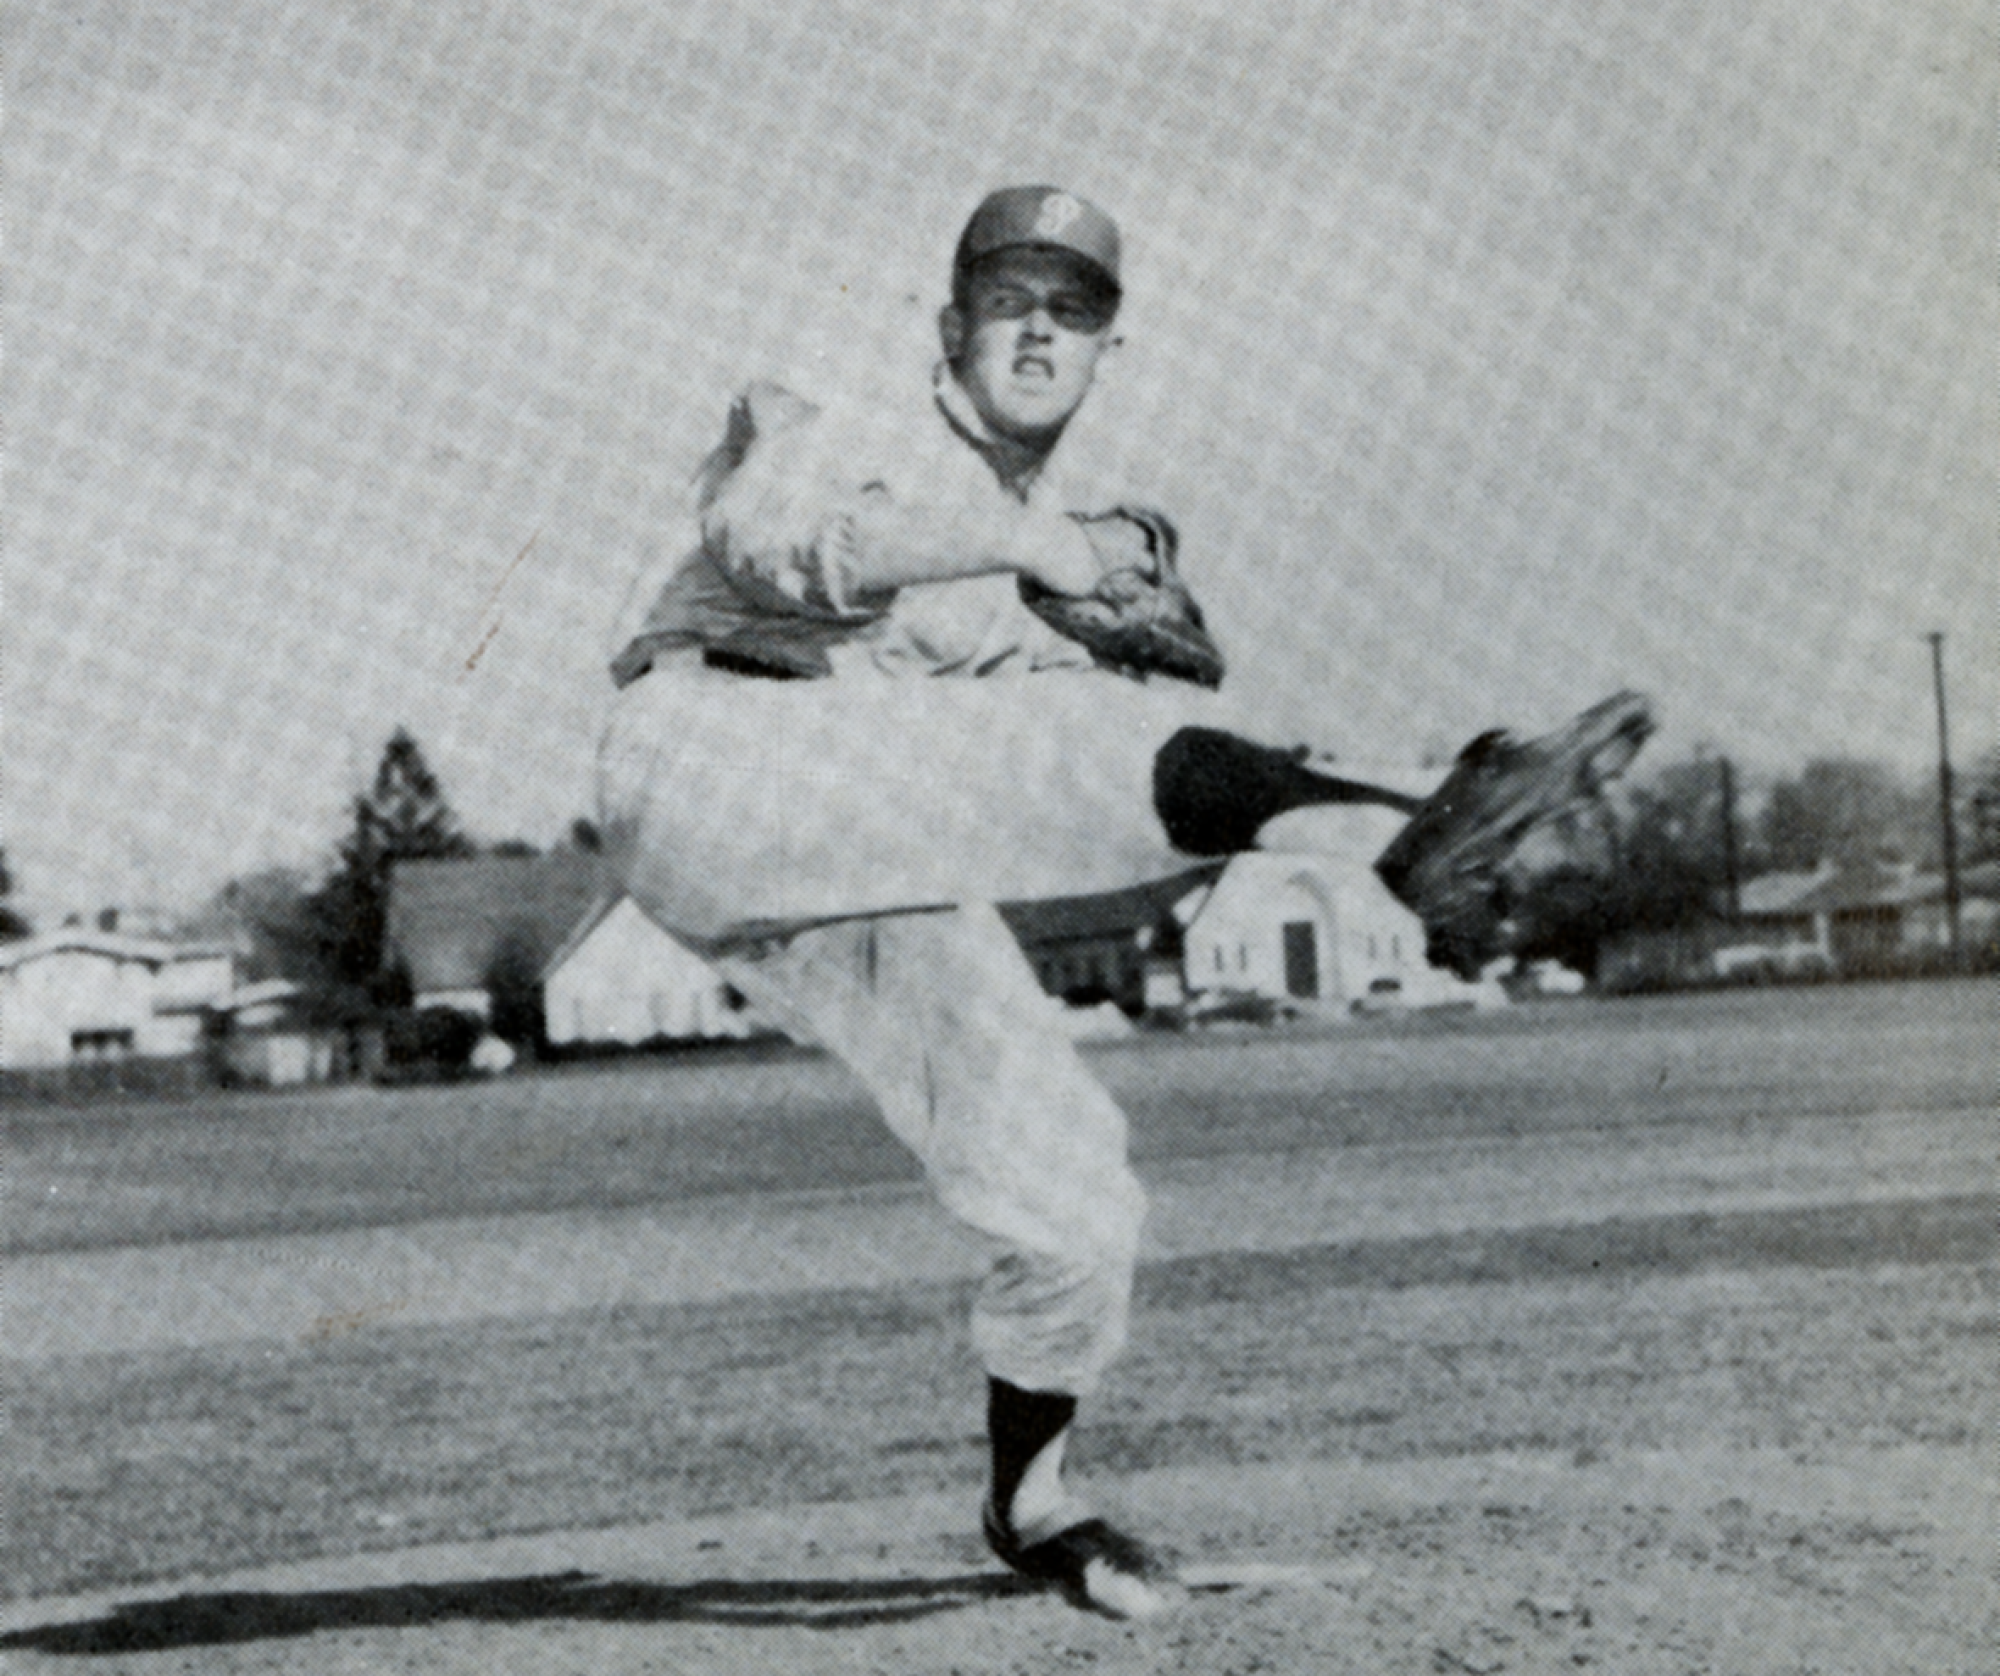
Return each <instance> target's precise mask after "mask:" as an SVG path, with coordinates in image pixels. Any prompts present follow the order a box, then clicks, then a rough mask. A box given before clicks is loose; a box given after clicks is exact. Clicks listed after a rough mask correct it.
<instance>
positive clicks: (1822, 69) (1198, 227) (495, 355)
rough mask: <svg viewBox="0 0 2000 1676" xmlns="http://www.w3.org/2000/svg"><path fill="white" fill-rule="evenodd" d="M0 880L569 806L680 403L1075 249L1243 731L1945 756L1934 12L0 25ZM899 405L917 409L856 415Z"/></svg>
mask: <svg viewBox="0 0 2000 1676" xmlns="http://www.w3.org/2000/svg"><path fill="white" fill-rule="evenodd" d="M4 29H5V39H4V45H5V52H6V93H7V111H6V118H7V121H6V150H7V171H6V173H7V180H6V205H5V209H6V222H7V244H8V250H7V261H8V269H9V276H8V287H7V296H6V310H7V318H6V359H5V372H4V376H5V422H6V435H7V454H6V477H5V495H6V500H5V520H6V528H5V618H4V645H0V653H4V666H0V667H4V677H5V694H4V697H5V707H4V721H5V733H4V764H0V767H4V782H0V792H3V793H4V798H5V807H4V831H0V837H4V841H5V843H6V845H7V849H8V853H9V856H10V858H11V860H12V862H13V864H14V868H15V872H16V874H17V877H18V878H19V881H20V884H21V886H22V887H23V889H24V891H25V893H26V897H27V901H28V904H29V906H30V907H31V908H37V909H40V910H42V911H44V912H52V911H56V910H59V909H62V908H69V907H78V908H86V909H87V908H94V907H96V906H98V905H100V904H102V903H106V902H124V903H127V904H132V903H134V902H138V901H142V900H144V899H145V898H147V897H153V898H160V899H165V900H167V901H170V902H171V901H187V900H190V899H192V898H194V897H195V896H198V895H199V894H200V893H201V892H202V891H204V890H205V889H207V888H209V887H211V886H213V885H214V884H216V883H218V882H220V880H222V879H223V878H224V877H226V876H227V875H229V874H231V873H233V872H242V871H246V870H249V869H251V868H254V867H256V866H259V865H261V864H264V863H268V862H274V861H278V862H303V863H311V862H315V861H317V860H319V859H321V858H323V857H324V856H325V855H326V854H327V852H328V851H329V849H330V846H331V845H332V843H333V842H334V840H335V839H336V838H337V836H338V835H339V833H340V830H341V828H342V822H343V810H344V806H345V804H346V801H347V799H348V798H349V796H350V795H351V794H352V793H353V792H354V791H355V790H356V789H358V788H359V787H360V785H361V784H362V783H363V782H364V781H365V779H366V777H367V776H368V774H369V773H370V771H371V770H372V767H373V764H374V761H375V758H376V756H377V755H378V753H379V751H380V748H381V745H382V743H383V741H384V740H385V739H386V738H387V736H388V734H389V733H390V732H391V730H393V729H394V728H395V727H396V726H397V725H398V724H399V723H403V724H407V725H408V726H410V727H411V728H412V729H413V730H414V731H415V733H416V734H417V736H418V738H419V739H420V740H421V741H422V743H423V745H424V747H425V749H426V751H427V753H428V754H429V756H430V758H431V760H432V763H433V765H434V766H435V767H436V768H437V769H438V770H439V772H440V774H441V775H442V777H443V779H444V782H445V786H446V790H447V792H448V794H449V795H450V796H451V798H452V801H453V803H454V804H455V806H456V807H457V809H458V811H459V813H460V814H461V816H462V818H463V819H464V821H465V823H466V824H467V825H468V826H469V827H470V828H471V829H472V830H473V831H474V832H475V833H476V834H477V835H478V836H480V837H483V838H486V839H497V838H501V837H508V836H522V837H527V838H529V839H531V840H534V841H537V842H544V843H545V842H548V841H550V840H552V839H554V838H555V837H557V836H558V835H559V834H560V833H562V832H563V831H564V830H565V829H566V828H567V826H568V824H569V822H570V820H571V819H572V818H573V817H574V816H576V815H578V814H582V813H586V812H588V811H589V810H590V808H591V799H592V791H591V767H590V762H591V753H592V746H593V743H594V736H595V731H596V727H597V721H598V716H599V714H600V712H601V709H602V706H603V703H604V701H605V699H606V697H607V695H608V692H609V687H608V684H607V682H606V679H605V677H604V674H603V667H604V662H605V659H606V657H607V655H608V651H609V647H608V644H607V637H608V632H609V621H610V618H611V617H612V615H613V614H614V613H615V612H616V610H617V608H618V606H619V604H620V601H621V599H622V596H623V594H624V592H625V589H626V587H627V584H628V581H629V578H630V577H631V576H632V574H633V573H634V572H635V571H636V570H637V569H638V568H639V567H640V566H641V565H642V564H644V563H645V562H647V561H648V559H649V558H652V557H654V556H656V555H657V553H658V552H659V550H660V548H661V546H662V544H664V543H671V542H672V541H673V540H674V539H676V516H677V513H678V510H679V508H680V506H681V503H682V500H683V496H684V493H685V485H686V482H687V478H688V474H689V472H690V470H691V469H692V467H693V465H694V463H695V461H696V460H697V459H698V457H699V456H700V454H701V453H702V452H703V451H704V450H705V449H706V448H707V447H708V446H709V445H710V444H711V443H712V441H713V440H714V439H715V437H716V435H717V434H718V432H719V427H720V424H721V420H722V417H723V414H724V412H725V410H726V407H727V404H728V399H729V396H730V394H731V393H732V391H733V390H734V389H735V388H736V387H738V386H739V385H741V384H742V383H744V382H746V381H747V380H749V379H750V378H753V377H757V376H777V377H781V378H784V379H785V380H787V381H788V382H791V383H793V384H794V385H796V386H798V387H800V388H802V389H804V390H805V391H807V392H808V393H814V392H822V393H824V392H831V391H842V392H844V391H850V390H852V391H860V392H864V393H868V392H883V393H892V392H907V391H909V390H912V389H918V388H921V383H922V380H923V379H924V378H925V377H926V375H927V372H928V368H929V363H930V358H931V356H932V354H933V351H934V346H935V339H934V329H933V316H934V311H935V309H936V306H937V304H938V302H939V301H940V299H941V291H942V285H943V281H944V277H945V268H946V263H947V259H948V256H949V252H950V249H951V245H952V243H953V241H954V239H955V238H956V235H957V231H958V227H959V225H960V223H961V222H962V220H963V218H964V216H965V214H966V213H967V211H968V210H969V209H970V208H971V206H972V204H973V203H974V202H975V201H976V200H977V199H978V197H979V196H980V194H981V193H982V192H983V191H984V190H985V189H986V188H987V187H989V186H992V185H997V184H1002V183H1007V182H1017V181H1035V180H1051V181H1056V182H1060V183H1063V184H1067V185H1069V186H1072V187H1073V188H1075V189H1076V190H1078V191H1081V192H1083V193H1085V194H1086V195H1088V196H1091V197H1094V198H1096V199H1098V200H1099V201H1100V202H1102V203H1103V204H1105V205H1106V206H1107V207H1108V208H1110V209H1111V210H1112V212H1113V213H1114V214H1115V215H1116V216H1118V217H1119V219H1120V220H1121V222H1122V223H1123V224H1124V226H1125V229H1126V233H1127V251H1128V256H1127V265H1128V270H1129V296H1130V305H1129V308H1128V312H1127V314H1126V316H1125V318H1124V321H1123V326H1124V330H1125V333H1126V336H1127V339H1128V342H1127V344H1126V346H1125V348H1124V350H1123V351H1122V352H1121V354H1120V356H1119V357H1117V358H1116V359H1115V360H1114V362H1113V363H1111V365H1110V369H1109V372H1108V374H1107V384H1106V386H1105V388H1104V390H1103V397H1102V400H1101V401H1100V402H1098V404H1097V408H1096V411H1095V412H1094V413H1092V414H1090V415H1089V423H1090V426H1091V428H1090V431H1089V434H1087V435H1083V434H1080V435H1079V437H1078V439H1077V441H1078V443H1079V445H1080V447H1081V448H1082V449H1083V451H1084V452H1085V455H1086V458H1089V457H1091V456H1095V457H1096V458H1097V459H1098V460H1099V461H1100V462H1101V463H1102V464H1103V465H1104V466H1105V468H1106V470H1107V471H1110V472H1115V473H1116V474H1118V475H1122V476H1123V477H1124V478H1126V479H1127V480H1128V481H1129V482H1130V483H1131V485H1132V486H1133V487H1134V488H1136V489H1138V490H1140V491H1142V492H1145V493H1147V494H1149V495H1150V496H1152V497H1153V498H1155V499H1157V500H1158V501H1160V502H1161V503H1162V504H1164V505H1166V506H1167V507H1169V508H1170V509H1171V510H1173V511H1174V512H1175V513H1176V514H1178V516H1179V518H1180V520H1181V523H1182V525H1183V531H1184V535H1185V538H1186V561H1187V568H1188V571H1189V573H1190V576H1191V579H1192V580H1193V582H1194V585H1195V587H1196V589H1197V591H1198V592H1199V593H1200V594H1201V596H1202V597H1203V599H1204V600H1205V601H1206V602H1207V604H1208V608H1209V613H1210V617H1211V620H1212V621H1214V622H1215V623H1217V624H1218V625H1219V627H1220V630H1221V636H1222V638H1223V640H1224V642H1225V645H1226V648H1227V650H1228V651H1229V653H1230V654H1231V657H1232V662H1233V667H1234V670H1235V675H1234V677H1233V678H1234V679H1235V680H1237V681H1239V682H1240V683H1242V684H1243V685H1244V686H1245V687H1246V688H1247V689H1248V691H1249V693H1250V696H1251V697H1252V699H1253V700H1254V703H1255V707H1256V709H1257V710H1258V712H1259V713H1260V714H1261V715H1263V716H1266V717H1268V719H1269V724H1270V728H1271V730H1272V732H1273V733H1274V734H1275V735H1278V736H1282V737H1283V738H1285V739H1287V740H1290V739H1294V738H1297V739H1307V738H1310V739H1312V740H1313V741H1314V742H1315V743H1320V744H1325V745H1329V746H1332V747H1334V748H1336V749H1340V750H1344V751H1346V752H1348V753H1350V754H1355V755H1387V754H1413V753H1415V752H1416V751H1418V750H1421V749H1424V748H1427V747H1429V748H1435V747H1437V746H1440V745H1443V744H1445V743H1447V742H1456V741H1458V740H1459V739H1462V738H1463V737H1465V736H1467V735H1469V734H1470V733H1472V732H1474V731H1477V730H1478V729H1480V728H1482V727H1484V726H1486V725H1488V724H1489V723H1492V722H1494V721H1512V722H1517V723H1519V724H1521V725H1524V726H1527V727H1540V726H1544V725H1547V724H1549V723H1551V722H1553V721H1555V720H1557V719H1558V718H1560V717H1561V716H1563V715H1565V714H1567V713H1568V712H1570V711H1572V710H1574V709H1576V708H1578V707H1580V706H1581V705H1583V704H1585V703H1587V702H1589V701H1591V700H1593V699H1595V698H1597V697H1599V696H1601V695H1602V694H1603V693H1605V692H1607V691H1610V690H1613V689H1615V688H1617V687H1619V686H1624V685H1637V686H1642V687H1645V688H1647V689H1649V690H1651V691H1652V692H1654V693H1655V694H1656V695H1657V696H1658V698H1659V700H1660V702H1661V705H1662V708H1663V710H1664V713H1665V715H1666V717H1667V720H1668V723H1669V728H1668V732H1667V733H1666V735H1665V736H1664V737H1663V739H1662V741H1661V743H1660V745H1659V746H1658V747H1657V750H1658V753H1659V759H1660V760H1666V759H1668V758H1669V757H1671V756H1672V755H1673V754H1675V753H1676V752H1680V753H1685V752H1686V751H1688V750H1690V749H1692V748H1693V747H1694V746H1695V745H1696V744H1697V743H1701V742H1707V743H1712V744H1713V745H1714V746H1715V747H1716V748H1718V749H1721V750H1725V751H1728V752H1731V753H1733V754H1735V755H1737V756H1739V757H1740V758H1742V759H1743V760H1744V761H1745V762H1746V764H1748V765H1749V766H1750V767H1751V768H1752V769H1753V770H1754V769H1762V770H1764V771H1767V772H1768V771H1770V770H1774V769H1775V770H1791V769H1795V768H1796V767H1797V766H1798V765H1799V764H1800V763H1802V762H1803V761H1804V760H1805V759H1806V758H1807V757H1808V756H1810V755H1814V754H1827V753H1846V754H1859V755H1865V756H1875V757H1880V758H1883V759H1885V760H1889V761H1892V762H1894V763H1897V764H1899V765H1902V766H1905V767H1907V768H1909V769H1910V770H1912V771H1915V770H1917V769H1919V768H1920V767H1921V766H1922V765H1924V764H1925V763H1926V762H1928V761H1929V760H1931V757H1932V753H1933V751H1934V748H1935V747H1934V739H1935V735H1934V732H1933V727H1934V721H1933V711H1932V708H1931V697H1930V686H1929V663H1928V657H1929V652H1928V647H1927V646H1926V645H1925V644H1924V641H1923V639H1922V636H1923V634H1924V633H1925V632H1926V631H1927V630H1930V629H1933V628H1942V629H1944V630H1946V631H1947V633H1948V636H1949V638H1948V641H1947V650H1948V655H1949V658H1950V668H1951V680H1952V687H1951V692H1952V701H1953V705H1954V715H1953V720H1954V725H1955V729H1956V735H1957V743H1958V744H1959V745H1960V746H1961V751H1960V755H1961V757H1962V758H1964V759H1969V758H1970V756H1971V754H1972V753H1973V752H1974V751H1976V750H1977V749H1979V748H1981V747H1982V746H1984V745H1987V744H1990V743H1991V742H1992V741H1993V739H1994V737H1995V732H1996V714H1997V713H2000V580H1996V578H2000V558H1996V508H1997V507H2000V487H1997V486H1996V473H1995V462H1996V458H1997V457H2000V379H1997V378H1996V344H2000V321H1996V291H1995V285H1994V280H1993V262H1992V257H1993V238H1994V232H1995V226H1996V200H1997V199H2000V176H1996V171H1995V170H1994V168H1993V164H1992V130H1991V120H1992V113H1993V110H1994V102H1995V97H1996V82H2000V73H1997V72H1996V64H2000V57H1996V51H1995V43H1994V39H1993V36H1992V32H1991V19H1990V8H1989V7H1986V6H1981V5H1974V4H1971V3H1970V0H1792V3H1784V4H1780V3H1773V0H1764V3H1759V0H1747V3H1724V0H1708V3H1705V4H1690V3H1677V0H1486V3H1482V4H1471V3H1466V4H1461V5H1446V4H1441V3H1435V0H1430V3H1426V0H1409V3H1404V4H1364V3H1355V4H1346V5H1339V4H1315V5H1302V6H1281V5H1258V4H1254V3H1248V0H1239V3H1231V4H1227V5H1219V4H1218V5H1207V4H1202V5H1188V6H1181V7H1170V6H1150V5H1149V6H1135V5H1131V4H1130V3H1129V0H1115V3H1112V0H1107V3H1103V4H1089V5H1062V4H1020V5H1009V4H1002V3H994V4H984V5H932V6H927V7H923V8H915V7H912V8H891V7H887V6H883V5H881V4H879V3H878V0H857V3H855V4H852V5H845V6H837V5H817V6H814V5H799V4H791V3H786V4H775V3H771V0H750V3H743V0H731V3H729V4H726V5H674V4H668V3H664V0H660V3H654V4H633V5H630V6H623V7H614V6H608V5H605V6H599V5H596V4H590V3H578V4H566V5H555V4H536V5H505V4H499V3H494V4H488V5H453V4H449V3H444V0H421V3H407V4H403V3H390V0H381V3H373V4H361V3H353V0H350V3H343V0H311V3H310V4H306V3H299V0H192V3H190V0H175V3H174V4H171V5H167V4H162V5H147V4H144V3H141V0H116V3H98V0H65V3H64V4H61V5H55V4H43V3H37V0H16V3H15V4H13V5H11V6H9V7H8V8H6V11H5V23H4ZM905 399H907V398H905Z"/></svg>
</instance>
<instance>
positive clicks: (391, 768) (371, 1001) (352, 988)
mask: <svg viewBox="0 0 2000 1676" xmlns="http://www.w3.org/2000/svg"><path fill="white" fill-rule="evenodd" d="M475 850H476V846H475V845H474V844H473V842H472V840H471V839H470V838H468V837H466V836H465V834H464V833H463V832H461V831H460V830H459V826H458V820H457V817H456V816H455V815H453V813H452V811H451V806H450V804H449V803H447V802H446V801H445V796H444V790H443V788H442V787H441V786H440V784H439V783H438V778H437V776H436V775H435V774H433V773H432V772H431V769H430V765H429V764H428V763H426V762H425V761H424V753H423V749H422V747H420V746H419V745H418V744H417V741H416V740H415V738H414V737H412V735H411V734H410V732H409V730H408V729H406V728H400V727H399V728H397V729H396V731H395V733H394V734H392V735H391V736H390V739H389V742H388V744H387V745H386V746H384V747H383V750H382V760H381V762H380V763H378V764H377V766H376V769H375V780H374V783H373V785H371V786H370V787H369V789H368V790H367V791H366V792H364V793H362V794H360V795H359V796H357V797H356V798H355V799H354V825H353V827H352V828H351V829H350V830H349V832H348V835H347V836H346V837H345V838H344V839H342V840H341V844H340V864H339V866H338V867H337V868H336V869H335V870H334V872H333V874H332V875H331V876H330V877H329V878H328V879H327V881H326V883H325V884H324V885H322V886H321V887H320V888H319V889H318V890H317V891H315V892H314V893H313V895H312V896H311V898H310V899H309V902H308V913H307V920H308V942H309V947H308V949H307V950H305V951H303V952H304V953H305V955H306V959H307V963H308V965H309V966H310V967H311V968H312V970H311V974H310V976H309V977H308V978H307V981H308V983H309V984H310V986H311V987H312V988H314V989H315V990H316V991H317V992H318V993H319V995H320V997H321V999H322V1001H323V1002H326V1003H329V1004H330V1005H331V1007H332V1010H334V1011H336V1012H338V1013H340V1014H342V1015H345V1016H349V1017H352V1016H356V1015H365V1014H367V1013H369V1012H372V1011H375V1010H377V1009H379V1008H382V1007H394V1006H400V1005H404V1004H407V1002H408V1000H409V996H408V993H407V991H408V979H407V976H405V975H403V974H399V973H397V972H395V971H394V970H392V969H390V967H389V965H388V963H387V961H386V958H385V955H386V944H387V937H388V927H389V879H390V874H391V873H392V871H393V870H394V868H395V865H396V863H397V862H399V861H411V860H432V859H444V858H450V857H455V856H469V855H472V854H474V853H475Z"/></svg>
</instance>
